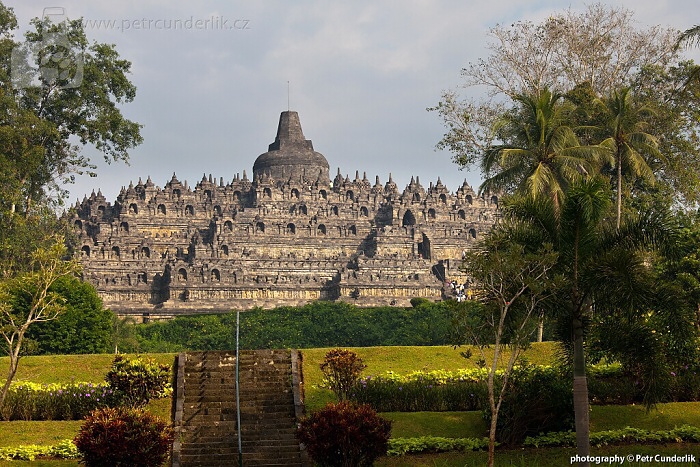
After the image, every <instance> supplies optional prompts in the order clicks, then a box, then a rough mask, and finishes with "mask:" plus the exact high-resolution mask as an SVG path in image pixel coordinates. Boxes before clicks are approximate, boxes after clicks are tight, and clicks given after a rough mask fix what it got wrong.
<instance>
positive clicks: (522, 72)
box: [428, 3, 700, 203]
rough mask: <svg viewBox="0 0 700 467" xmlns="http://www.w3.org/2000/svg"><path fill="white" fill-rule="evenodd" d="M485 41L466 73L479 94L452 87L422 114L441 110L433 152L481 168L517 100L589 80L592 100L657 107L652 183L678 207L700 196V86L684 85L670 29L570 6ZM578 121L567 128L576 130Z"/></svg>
mask: <svg viewBox="0 0 700 467" xmlns="http://www.w3.org/2000/svg"><path fill="white" fill-rule="evenodd" d="M490 35H491V37H492V38H493V39H494V40H493V42H492V43H491V44H490V45H489V53H488V55H487V56H486V57H485V58H482V59H480V60H478V61H476V62H474V63H470V64H469V65H468V66H467V67H465V68H464V69H463V70H462V76H463V79H464V84H465V85H466V86H467V87H474V88H478V89H480V90H483V91H484V92H483V93H482V95H485V97H482V98H471V99H469V98H467V99H463V98H462V97H461V96H460V94H459V93H458V92H457V91H455V90H450V91H447V92H445V93H444V94H443V96H442V99H441V100H440V102H439V103H438V104H437V106H435V107H432V108H430V109H428V110H433V111H436V112H438V114H439V116H440V118H441V119H442V120H443V122H444V124H445V127H446V133H445V135H444V136H443V138H442V139H441V140H440V141H439V142H438V144H437V147H438V148H439V149H447V150H449V151H451V152H452V154H453V160H454V161H455V163H457V164H458V165H460V166H462V167H467V166H473V165H475V164H479V166H480V168H481V169H482V171H483V169H484V166H483V164H481V161H482V159H483V157H484V153H485V151H486V150H488V149H489V148H491V147H494V146H495V145H496V144H502V143H501V141H502V140H500V141H499V138H498V137H499V134H498V128H499V122H500V121H501V120H502V118H503V115H504V114H505V113H507V106H506V104H507V103H508V102H509V101H510V100H511V99H513V98H514V97H515V96H519V95H527V96H535V98H538V97H539V96H540V95H541V94H543V93H544V92H546V90H547V89H550V90H552V91H553V92H554V93H568V92H569V91H570V90H572V89H574V88H576V87H577V86H579V85H581V84H583V83H588V85H589V86H590V90H591V92H592V97H593V98H600V99H603V98H605V97H606V96H611V95H613V94H614V92H615V90H620V89H624V88H631V89H634V90H635V97H636V99H635V101H636V103H638V104H637V105H639V106H640V107H649V108H651V109H653V110H654V114H655V116H654V117H653V118H650V119H648V120H646V121H647V122H648V123H649V125H650V128H654V130H655V131H654V135H655V136H657V137H658V150H659V154H663V155H664V157H663V158H658V157H653V158H652V159H651V160H649V159H647V164H648V165H649V167H650V168H651V169H652V171H653V174H654V175H655V177H656V179H657V180H659V181H661V182H663V183H665V184H669V185H671V186H672V187H673V189H674V193H675V194H674V196H675V198H676V200H677V201H680V202H683V203H694V202H696V201H697V200H698V199H700V180H699V178H700V176H699V175H698V174H699V173H700V148H699V147H698V144H697V141H698V139H697V138H698V131H697V130H698V127H699V126H700V123H699V122H700V120H699V119H698V118H697V116H698V115H697V114H698V112H699V110H698V109H700V105H699V104H700V102H699V101H700V93H698V92H697V88H698V87H700V80H694V81H693V86H694V90H684V89H682V87H683V84H684V83H686V82H687V81H688V79H689V77H690V76H691V75H692V73H693V72H694V71H693V70H695V69H696V67H695V66H694V65H693V64H692V62H679V58H680V52H679V49H677V48H676V47H675V42H676V38H677V37H678V34H677V32H676V31H673V30H671V29H663V28H661V27H658V26H655V27H651V28H647V29H640V28H639V27H638V26H637V24H636V23H635V21H634V14H633V12H632V11H631V10H626V9H623V8H615V7H608V6H604V5H602V4H600V3H596V4H592V5H589V6H587V7H586V8H585V10H584V11H582V12H580V13H577V12H575V11H573V10H571V9H569V10H567V11H564V12H562V13H556V14H553V15H552V16H550V17H549V18H547V19H546V20H544V21H542V22H540V23H532V22H526V21H520V22H517V23H514V24H511V25H507V26H505V25H504V26H501V25H499V26H496V27H494V28H492V29H491V31H490ZM574 123H575V121H574V120H571V121H568V122H566V125H567V126H569V127H571V128H574V127H575V125H574ZM599 123H600V122H599ZM574 130H575V128H574ZM646 132H647V133H649V131H648V130H646ZM602 139H605V138H601V140H602ZM601 140H598V141H587V142H586V144H588V145H595V144H598V143H599V142H600V141H601ZM483 175H484V176H485V177H486V178H488V177H491V176H492V174H490V173H486V172H484V173H483ZM632 181H633V180H632ZM513 186H518V183H517V182H516V183H515V184H514V185H513Z"/></svg>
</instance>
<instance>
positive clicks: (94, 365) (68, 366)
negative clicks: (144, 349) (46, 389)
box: [0, 353, 175, 383]
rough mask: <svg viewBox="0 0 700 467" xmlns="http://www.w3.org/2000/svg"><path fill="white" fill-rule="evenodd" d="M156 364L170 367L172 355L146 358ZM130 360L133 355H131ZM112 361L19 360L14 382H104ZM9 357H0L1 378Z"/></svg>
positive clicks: (71, 358) (97, 358)
mask: <svg viewBox="0 0 700 467" xmlns="http://www.w3.org/2000/svg"><path fill="white" fill-rule="evenodd" d="M148 355H149V357H152V358H154V359H155V360H156V361H157V362H158V363H164V364H168V365H172V364H173V362H174V360H175V354H167V353H166V354H148ZM132 356H133V355H132ZM112 360H114V355H113V354H93V355H38V356H29V357H22V359H21V360H20V362H19V367H18V368H17V375H16V376H15V381H31V382H33V383H70V382H73V381H75V382H80V381H84V382H89V383H99V382H100V381H104V379H105V375H106V374H107V372H108V371H109V368H110V366H111V365H112ZM9 366H10V359H9V357H0V375H2V377H3V380H2V381H3V382H4V377H5V375H6V374H7V370H6V368H9Z"/></svg>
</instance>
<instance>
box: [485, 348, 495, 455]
mask: <svg viewBox="0 0 700 467" xmlns="http://www.w3.org/2000/svg"><path fill="white" fill-rule="evenodd" d="M496 354H498V351H497V350H496V349H494V360H495V355H496ZM495 372H496V369H495V368H492V369H491V371H489V377H488V380H487V383H486V384H487V386H488V392H489V405H490V406H491V426H490V427H489V461H488V467H493V464H494V462H495V461H496V424H497V422H498V409H497V408H496V394H495V390H494V387H493V385H494V381H493V380H494V373H495Z"/></svg>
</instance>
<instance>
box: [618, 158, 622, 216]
mask: <svg viewBox="0 0 700 467" xmlns="http://www.w3.org/2000/svg"><path fill="white" fill-rule="evenodd" d="M621 217H622V156H621V155H620V151H619V150H618V154H617V228H618V230H619V229H620V218H621Z"/></svg>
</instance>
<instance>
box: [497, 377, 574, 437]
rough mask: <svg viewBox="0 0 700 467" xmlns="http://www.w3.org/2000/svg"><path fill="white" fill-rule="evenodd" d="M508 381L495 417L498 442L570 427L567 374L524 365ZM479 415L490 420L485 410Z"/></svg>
mask: <svg viewBox="0 0 700 467" xmlns="http://www.w3.org/2000/svg"><path fill="white" fill-rule="evenodd" d="M511 378H512V379H511V383H510V385H511V387H510V389H509V390H508V391H506V393H505V397H504V399H503V404H502V405H501V410H500V413H499V415H498V429H497V436H498V441H499V442H501V443H505V444H511V445H512V444H517V443H521V442H522V441H523V440H524V439H525V438H526V437H527V436H536V435H538V434H539V433H545V432H550V431H566V430H570V429H572V428H573V426H574V401H573V388H572V381H571V377H570V376H569V375H568V374H564V372H562V371H561V370H560V369H557V368H552V367H538V366H524V367H519V368H515V369H514V371H513V373H512V374H511ZM483 413H484V418H485V419H486V420H487V421H488V420H490V418H491V410H490V409H489V408H488V407H484V410H483Z"/></svg>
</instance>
